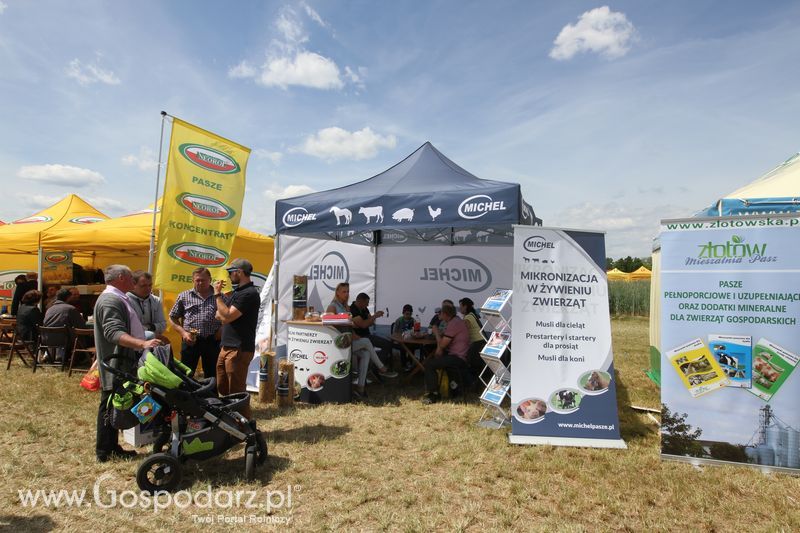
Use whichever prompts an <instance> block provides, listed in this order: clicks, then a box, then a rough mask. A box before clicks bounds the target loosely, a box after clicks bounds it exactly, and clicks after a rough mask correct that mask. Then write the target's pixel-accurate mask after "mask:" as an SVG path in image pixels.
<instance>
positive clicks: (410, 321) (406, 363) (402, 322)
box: [392, 304, 414, 372]
mask: <svg viewBox="0 0 800 533" xmlns="http://www.w3.org/2000/svg"><path fill="white" fill-rule="evenodd" d="M406 331H414V307H412V305H411V304H406V305H404V306H403V314H402V315H400V317H399V318H398V319H397V320H395V321H394V324H392V334H397V335H401V336H402V335H403V333H405V332H406ZM400 364H401V365H402V366H403V371H404V372H408V371H409V370H411V369H412V368H414V363H413V362H412V361H411V359H410V358H409V357H408V355H407V354H406V352H405V350H402V349H401V350H400Z"/></svg>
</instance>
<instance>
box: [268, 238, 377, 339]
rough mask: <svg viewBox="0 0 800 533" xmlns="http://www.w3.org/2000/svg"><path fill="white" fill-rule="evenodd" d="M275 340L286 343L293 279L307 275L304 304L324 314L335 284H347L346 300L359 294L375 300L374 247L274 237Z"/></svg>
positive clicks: (290, 313) (331, 297)
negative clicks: (275, 257) (275, 263)
mask: <svg viewBox="0 0 800 533" xmlns="http://www.w3.org/2000/svg"><path fill="white" fill-rule="evenodd" d="M278 241H279V242H278V253H279V254H280V257H279V258H278V261H279V263H278V265H279V266H278V280H277V289H278V324H277V329H278V331H277V334H278V340H277V343H276V344H279V345H285V344H286V340H287V337H286V325H285V323H284V321H286V320H290V319H291V318H292V302H293V299H294V298H293V294H292V286H293V282H294V276H308V287H307V294H306V297H307V305H308V306H309V307H313V308H314V310H315V311H320V312H324V311H325V308H327V307H328V304H330V303H331V300H332V299H333V293H334V291H335V290H336V285H338V284H339V283H342V282H348V283H350V300H351V301H353V300H355V299H356V295H357V294H358V293H359V292H364V293H367V294H369V296H370V298H371V299H372V300H373V301H374V297H375V248H374V247H372V246H364V245H362V244H351V243H346V242H341V241H331V240H324V239H314V238H310V237H296V236H291V235H278Z"/></svg>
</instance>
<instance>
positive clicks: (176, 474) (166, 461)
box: [136, 453, 181, 494]
mask: <svg viewBox="0 0 800 533" xmlns="http://www.w3.org/2000/svg"><path fill="white" fill-rule="evenodd" d="M180 482H181V463H180V461H178V459H177V458H175V457H174V456H172V455H170V454H168V453H156V454H153V455H151V456H150V457H148V458H147V459H145V460H144V461H142V464H140V465H139V469H138V470H137V471H136V483H137V484H138V485H139V488H140V489H142V490H143V491H146V492H149V493H150V494H153V493H155V492H158V491H165V492H172V491H173V490H175V489H176V488H178V485H180Z"/></svg>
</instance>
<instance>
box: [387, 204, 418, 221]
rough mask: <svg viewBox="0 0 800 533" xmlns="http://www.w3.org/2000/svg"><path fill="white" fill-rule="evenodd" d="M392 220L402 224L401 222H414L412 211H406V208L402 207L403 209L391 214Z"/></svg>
mask: <svg viewBox="0 0 800 533" xmlns="http://www.w3.org/2000/svg"><path fill="white" fill-rule="evenodd" d="M392 218H393V219H395V220H396V221H398V222H402V221H403V220H408V221H409V222H411V221H412V220H414V210H413V209H408V208H407V207H404V208H403V209H398V210H397V211H395V212H394V213H392Z"/></svg>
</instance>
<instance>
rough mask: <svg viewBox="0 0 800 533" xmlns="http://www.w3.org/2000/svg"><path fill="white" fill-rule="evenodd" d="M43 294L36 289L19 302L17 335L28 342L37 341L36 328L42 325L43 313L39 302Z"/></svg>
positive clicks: (23, 296)
mask: <svg viewBox="0 0 800 533" xmlns="http://www.w3.org/2000/svg"><path fill="white" fill-rule="evenodd" d="M41 299H42V293H41V292H39V291H37V290H36V289H34V290H31V291H28V292H26V293H25V294H23V295H22V298H21V299H20V301H19V309H18V310H17V335H19V337H20V338H21V339H22V340H24V341H27V342H33V341H35V340H36V328H37V327H39V326H41V325H42V319H43V316H42V312H41V311H40V310H39V307H38V305H39V302H40V301H41Z"/></svg>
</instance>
